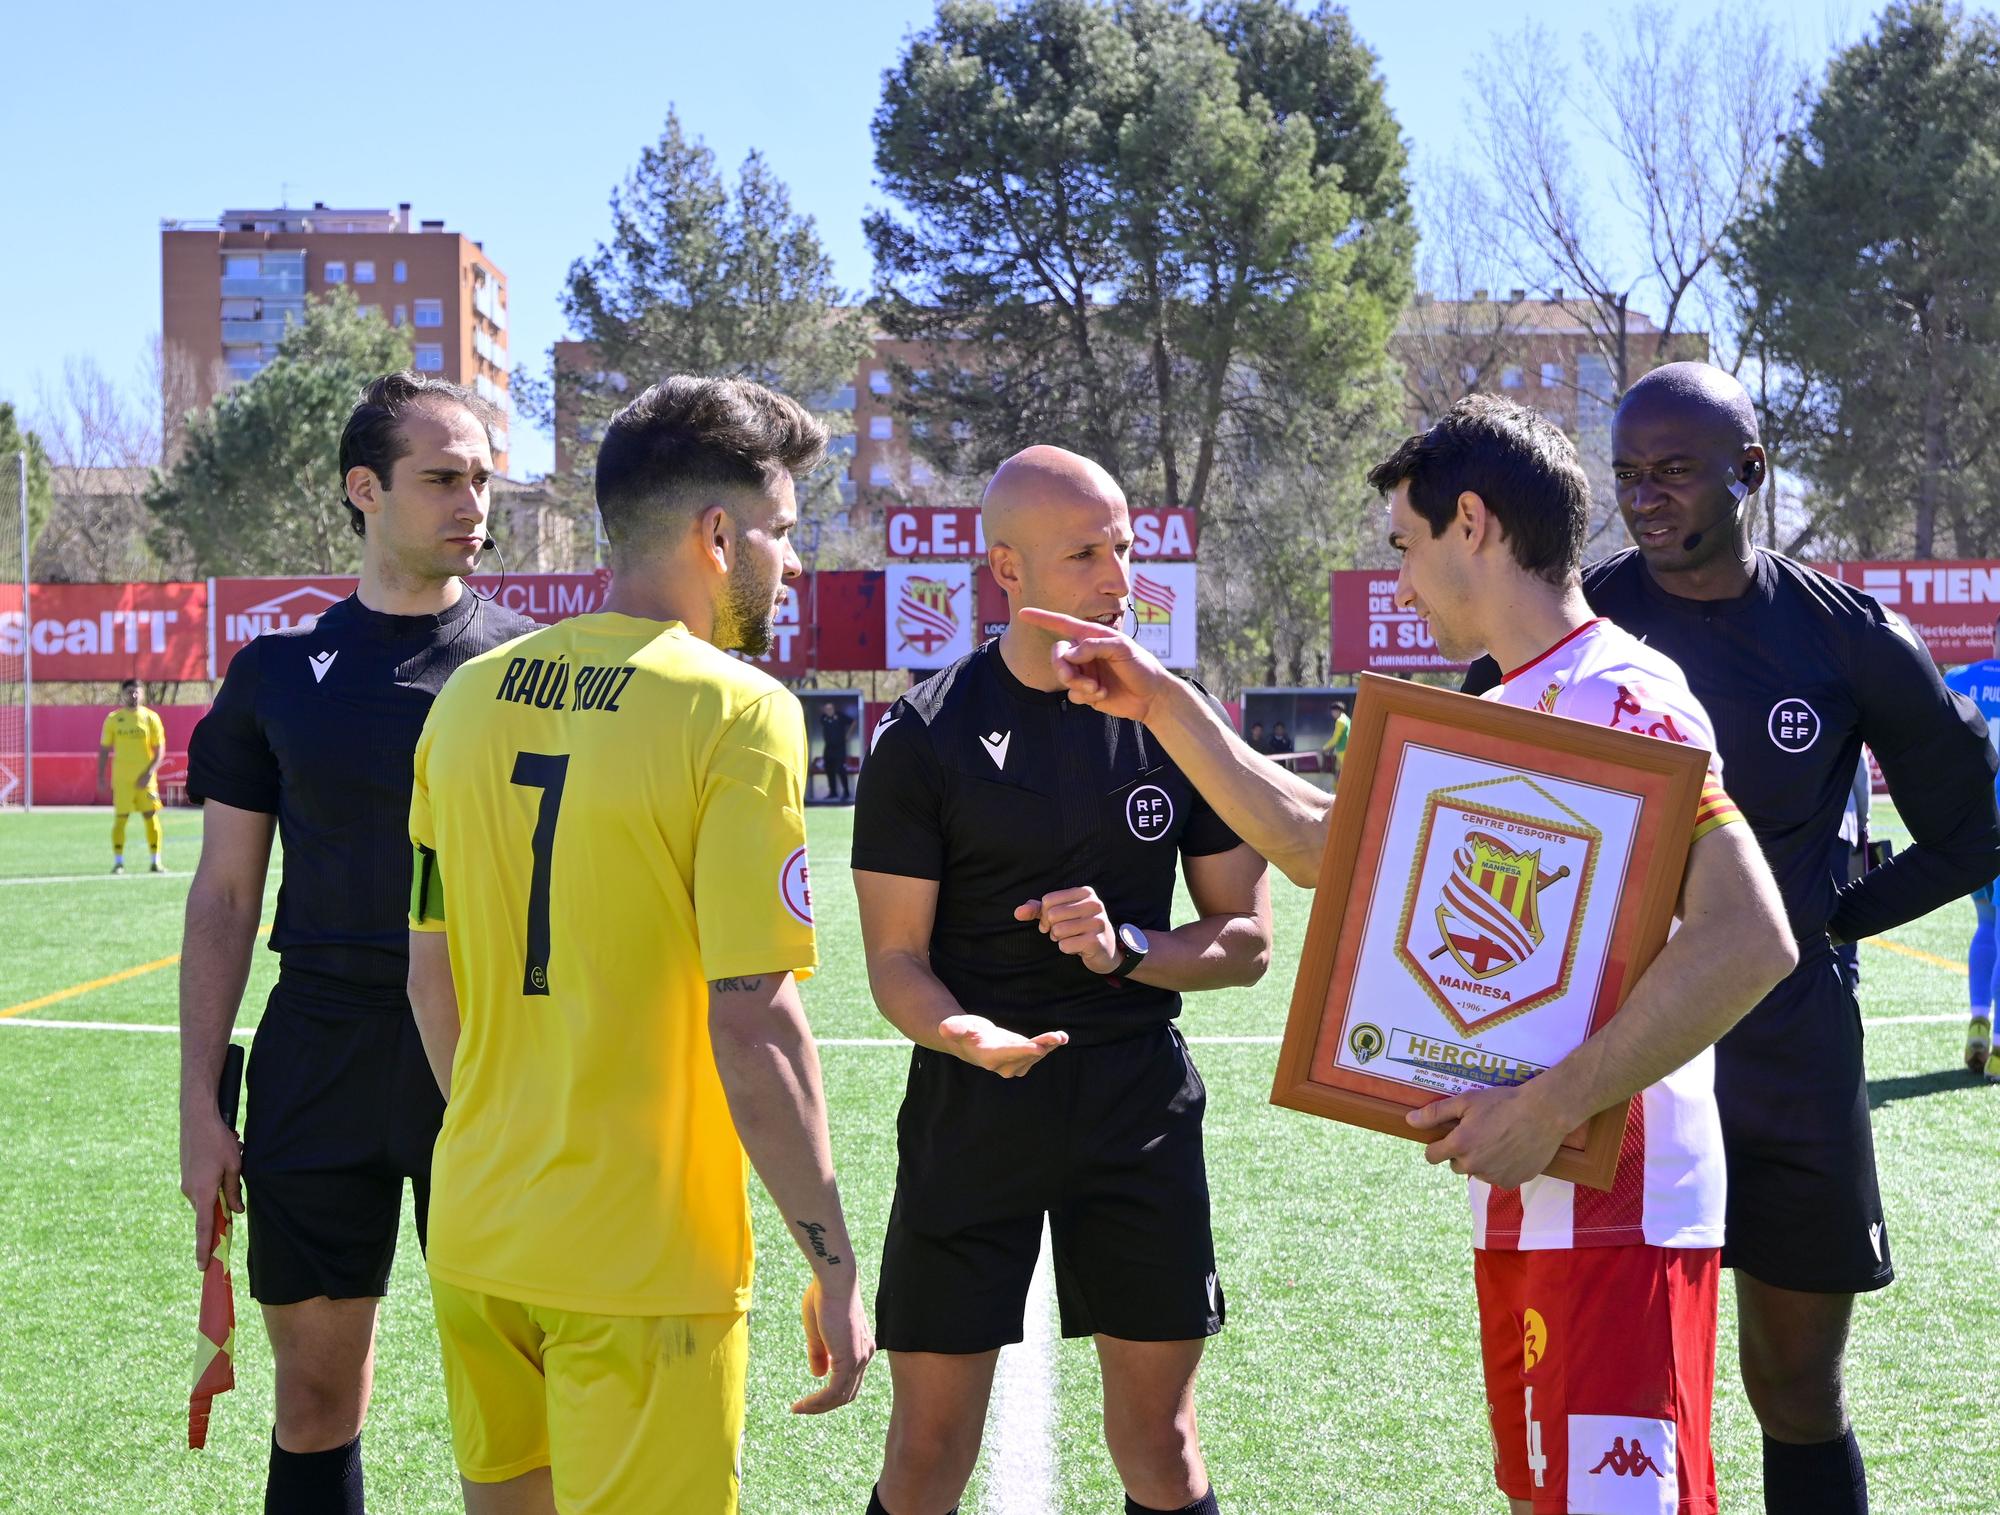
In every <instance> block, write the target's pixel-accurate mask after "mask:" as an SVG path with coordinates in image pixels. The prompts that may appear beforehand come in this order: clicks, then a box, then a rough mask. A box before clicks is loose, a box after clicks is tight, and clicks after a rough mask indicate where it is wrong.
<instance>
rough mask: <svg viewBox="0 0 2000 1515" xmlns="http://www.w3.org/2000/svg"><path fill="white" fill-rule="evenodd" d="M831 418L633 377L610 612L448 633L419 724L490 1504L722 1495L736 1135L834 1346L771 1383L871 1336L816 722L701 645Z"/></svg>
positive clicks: (453, 1175) (739, 1253) (461, 1300)
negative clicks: (477, 646)
mask: <svg viewBox="0 0 2000 1515" xmlns="http://www.w3.org/2000/svg"><path fill="white" fill-rule="evenodd" d="M825 443H826V433H825V431H824V429H823V428H822V427H821V426H820V425H819V424H818V423H817V422H816V421H814V420H813V419H812V418H811V417H810V416H808V415H807V414H806V412H805V411H804V410H802V409H801V408H800V407H799V406H797V405H796V404H794V403H793V402H792V401H790V400H788V399H785V398H784V397H782V396H780V395H776V394H773V393H771V392H770V391H768V390H765V389H762V388H760V387H759V386H757V385H755V384H750V383H746V382H742V381H737V380H721V379H693V378H671V379H668V380H665V381H664V382H662V383H660V384H658V385H655V386H654V387H652V388H650V389H648V390H647V391H646V392H645V393H644V394H642V395H640V396H639V397H638V399H636V400H634V401H633V402H632V403H631V404H630V405H628V406H627V407H626V408H625V409H624V410H622V411H620V412H619V413H618V415H617V416H616V417H614V418H613V420H612V422H611V425H610V426H609V428H608V429H607V430H606V432H605V435H604V439H603V441H602V444H601V445H600V448H599V451H598V461H597V480H596V487H597V501H598V509H599V511H600V512H601V514H602V515H603V518H604V530H605V535H606V537H607V539H608V540H609V542H610V547H611V555H612V564H613V569H614V573H615V577H614V580H613V583H612V586H611V590H610V593H609V595H608V597H607V599H606V601H605V609H604V611H602V612H601V613H598V614H595V615H583V616H577V617H575V618H574V619H571V620H568V621H564V622H562V623H560V624H558V625H555V626H550V627H548V628H546V629H544V630H542V631H539V632H536V633H534V634H532V635H530V636H527V637H524V638H522V639H520V640H518V641H516V642H512V643H510V644H508V645H507V646H505V647H501V648H497V649H495V650H494V651H492V652H490V653H487V654H485V655H483V656H481V657H478V658H475V659H473V660H471V661H470V662H468V663H467V664H466V665H465V666H464V667H463V668H461V669H460V670H459V671H458V672H457V673H455V674H454V675H453V676H452V678H451V679H450V681H449V682H448V683H447V684H446V685H445V688H444V691H443V693H442V694H441V695H439V697H438V701H437V703H436V705H435V706H434V707H433V708H432V711H431V715H430V719H429V721H428V723H427V724H426V726H425V728H424V734H423V737H422V739H421V740H420V742H419V743H418V746H417V753H416V764H415V785H414V788H413V790H412V794H411V804H410V834H411V837H412V840H413V841H414V842H415V844H416V864H415V869H414V877H413V886H412V901H411V927H412V931H411V937H410V984H409V989H410V1003H411V1006H412V1008H413V1009H414V1010H415V1012H416V1016H417V1023H418V1027H419V1029H420V1030H421V1032H422V1034H423V1038H424V1045H425V1049H426V1051H427V1053H428V1054H429V1056H430V1058H431V1062H432V1066H433V1068H434V1070H435V1071H436V1074H437V1077H438V1082H439V1084H440V1086H441V1087H442V1088H444V1090H445V1091H446V1096H447V1101H448V1102H447V1105H446V1109H445V1119H444V1129H443V1132H442V1134H441V1135H440V1136H439V1138H438V1144H437V1151H436V1156H435V1159H434V1162H433V1166H432V1175H431V1178H432V1196H431V1212H430V1218H431V1225H430V1251H429V1265H430V1273H431V1279H432V1292H433V1295H434V1297H435V1300H436V1304H437V1316H438V1334H439V1337H440V1340H441V1343H442V1347H443V1356H444V1365H445V1382H446V1389H447V1394H448V1398H449V1401H450V1406H451V1419H452V1439H453V1446H454V1450H455V1452H456V1455H457V1459H458V1465H459V1470H460V1473H461V1474H462V1475H463V1480H464V1489H465V1500H466V1508H467V1509H468V1510H469V1511H473V1512H477V1515H486V1512H502V1511H505V1512H513V1511H548V1510H551V1509H557V1508H559V1509H562V1510H564V1511H585V1510H587V1511H593V1512H613V1511H618V1512H623V1511H633V1512H638V1511H646V1512H664V1511H688V1512H691V1515H692V1512H699V1515H726V1512H729V1511H733V1510H735V1508H736V1506H737V1497H738V1488H737V1483H738V1477H739V1473H738V1469H737V1465H736V1460H737V1454H738V1449H739V1445H740V1440H741V1435H742V1426H743V1413H744V1410H743V1385H744V1371H745V1361H746V1350H747V1341H748V1337H747V1331H746V1326H745V1320H744V1312H745V1311H746V1310H747V1309H748V1307H749V1304H750V1278H751V1258H752V1248H751V1238H750V1223H749V1208H748V1201H747V1196H746V1194H745V1179H746V1177H747V1175H746V1172H745V1168H744V1158H745V1154H746V1153H747V1154H748V1157H749V1161H750V1163H751V1164H752V1165H754V1166H755V1167H756V1169H757V1173H758V1176H759V1178H761V1179H762V1180H763V1182H764V1185H765V1187H766V1188H767V1189H768V1190H769V1191H770V1193H771V1197H772V1198H773V1199H774V1200H775V1201H776V1202H777V1204H778V1207H779V1209H780V1210H781V1212H782V1213H783V1215H784V1216H785V1218H786V1221H787V1222H788V1224H789V1226H790V1228H791V1234H792V1238H793V1240H794V1241H795V1242H797V1243H798V1245H799V1248H800V1250H801V1252H802V1253H803V1254H804V1255H805V1258H806V1261H807V1263H808V1265H809V1267H810V1269H811V1272H812V1281H811V1284H810V1286H809V1287H808V1289H807V1291H806V1296H805V1303H804V1318H805V1329H806V1339H807V1345H808V1354H807V1355H808V1360H809V1362H810V1365H811V1367H812V1370H813V1372H814V1373H815V1374H826V1373H828V1372H830V1373H831V1375H832V1376H831V1378H830V1380H829V1382H828V1383H827V1384H826V1385H825V1386H824V1387H822V1388H821V1389H819V1390H818V1391H817V1392H815V1393H813V1394H810V1395H808V1396H807V1397H805V1398H804V1399H802V1400H800V1401H799V1402H798V1403H797V1404H795V1405H794V1406H793V1409H794V1410H796V1411H799V1412H801V1413H812V1412H816V1411H820V1410H826V1409H832V1408H834V1407H836V1406H838V1405H841V1404H844V1403H846V1402H847V1401H848V1400H849V1399H851V1398H852V1397H853V1396H854V1393H855V1391H856V1389H857V1388H858V1387H859V1385H860V1381H861V1375H862V1372H863V1370H864V1369H865V1368H866V1366H867V1364H868V1360H869V1358H870V1357H871V1356H872V1355H873V1352H874V1343H873V1339H872V1337H871V1335H870V1332H869V1327H868V1323H867V1320H866V1317H865V1315H864V1312H863V1309H862V1304H861V1295H860V1290H859V1287H858V1279H857V1277H856V1269H855V1259H854V1253H853V1248H852V1247H851V1246H850V1244H849V1242H848V1237H847V1228H846V1223H845V1221H844V1219H843V1217H842V1212H841V1203H840V1193H839V1188H838V1185H837V1184H836V1182H835V1179H834V1173H833V1162H832V1158H831V1155H830V1151H829V1147H828V1142H827V1132H826V1114H825V1102H824V1099H823V1096H822V1093H821V1089H820V1077H819V1061H818V1054H817V1052H816V1050H815V1048H814V1045H813V1040H812V1036H811V1033H810V1032H809V1031H808V1030H807V1029H806V1024H805V1019H804V1015H803V1012H802V1009H801V1007H800V1003H799V994H798V989H797V987H796V983H795V979H797V978H802V977H804V976H806V975H807V974H809V973H810V972H811V971H812V969H813V967H814V965H815V962H816V958H815V947H814V940H813V929H812V897H811V893H810V891H809V886H808V877H807V872H806V853H805V825H804V808H803V807H804V790H803V783H804V776H805V772H806V748H805V722H804V718H803V716H802V715H801V713H800V708H799V704H798V701H797V700H796V699H795V698H793V696H792V695H791V694H790V693H789V692H787V691H786V690H785V689H784V688H783V687H782V686H780V685H779V684H778V683H777V682H776V681H774V680H773V679H771V678H770V677H768V676H767V675H765V674H764V673H763V672H762V671H761V670H759V669H757V668H754V667H752V666H751V665H750V664H748V663H745V662H741V661H738V660H737V659H734V658H732V657H730V656H729V655H728V654H727V652H725V651H723V650H722V649H724V648H738V649H741V650H743V651H745V652H751V653H756V652H761V651H763V650H764V649H765V648H766V647H767V646H768V645H769V643H770V637H771V622H772V617H773V615H774V613H775V611H776V609H777V607H778V606H779V605H780V604H782V603H783V601H784V598H785V596H786V595H787V593H788V591H787V589H786V588H785V581H786V580H787V579H791V578H795V577H797V576H798V574H799V572H800V567H799V561H798V558H797V556H796V554H795V553H794V552H793V550H792V546H791V543H790V540H789V532H790V530H791V528H792V526H793V524H794V523H795V520H796V510H795V506H794V502H793V475H794V474H795V473H798V472H801V471H803V470H805V469H807V468H810V467H812V466H813V465H814V464H815V463H817V462H818V461H819V460H820V458H821V457H822V455H823V452H824V448H825ZM739 1138H740V1141H739Z"/></svg>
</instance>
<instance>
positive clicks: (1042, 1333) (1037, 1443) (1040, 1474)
mask: <svg viewBox="0 0 2000 1515" xmlns="http://www.w3.org/2000/svg"><path fill="white" fill-rule="evenodd" d="M1051 1257H1052V1253H1051V1252H1050V1243H1049V1228H1048V1222H1047V1221H1046V1220H1045V1221H1043V1222H1042V1251H1041V1256H1040V1257H1039V1258H1037V1259H1036V1261H1035V1276H1034V1279H1033V1281H1032V1282H1031V1283H1030V1284H1029V1285H1028V1309H1027V1318H1026V1320H1025V1321H1024V1322H1023V1327H1022V1334H1021V1340H1020V1342H1019V1344H1017V1345H1015V1346H1011V1347H1002V1348H1001V1349H1000V1366H999V1369H998V1370H997V1371H996V1372H995V1373H994V1375H993V1403H992V1406H991V1408H990V1409H989V1410H988V1411H987V1414H986V1494H985V1498H984V1499H983V1500H981V1501H980V1510H981V1515H1048V1512H1049V1511H1050V1510H1053V1509H1054V1508H1055V1507H1056V1501H1055V1492H1056V1449H1055V1426H1056V1360H1055V1338H1056V1299H1055V1294H1056V1286H1055V1265H1054V1263H1053V1262H1052V1261H1051Z"/></svg>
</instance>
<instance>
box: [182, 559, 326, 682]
mask: <svg viewBox="0 0 2000 1515" xmlns="http://www.w3.org/2000/svg"><path fill="white" fill-rule="evenodd" d="M213 582H214V584H215V634H214V637H213V642H214V646H213V648H212V651H213V653H214V657H215V673H214V675H213V676H214V677H215V678H218V679H219V678H221V677H222V675H223V674H224V673H225V672H227V671H228V669H229V660H230V659H231V658H233V657H235V656H236V654H237V653H238V652H239V651H241V650H242V648H243V646H244V644H245V643H247V642H249V641H251V640H253V639H254V638H257V637H260V636H262V635H263V634H264V633H265V632H267V631H287V630H290V629H291V628H292V627H294V626H310V625H311V624H312V623H313V622H314V621H316V620H318V619H319V614H320V612H321V611H322V610H325V609H326V608H327V607H328V606H331V605H338V604H339V603H340V602H341V601H342V600H344V599H346V598H347V597H348V596H349V595H351V594H352V593H354V585H355V582H356V580H355V579H354V577H353V575H351V574H330V575H327V576H325V577H323V578H301V579H216V580H214V581H213Z"/></svg>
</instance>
